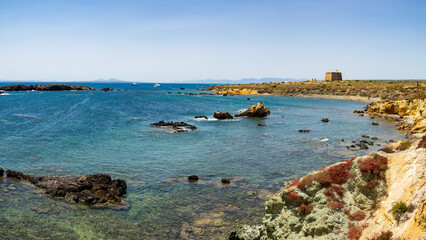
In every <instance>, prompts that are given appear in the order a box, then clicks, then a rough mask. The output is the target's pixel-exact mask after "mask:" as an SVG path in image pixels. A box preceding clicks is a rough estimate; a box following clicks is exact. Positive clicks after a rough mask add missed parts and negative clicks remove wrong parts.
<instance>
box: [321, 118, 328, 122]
mask: <svg viewBox="0 0 426 240" xmlns="http://www.w3.org/2000/svg"><path fill="white" fill-rule="evenodd" d="M321 121H323V122H329V120H328V118H323V119H321Z"/></svg>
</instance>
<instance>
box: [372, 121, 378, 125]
mask: <svg viewBox="0 0 426 240" xmlns="http://www.w3.org/2000/svg"><path fill="white" fill-rule="evenodd" d="M371 124H372V125H375V126H378V125H379V123H378V122H376V121H374V122H372V123H371Z"/></svg>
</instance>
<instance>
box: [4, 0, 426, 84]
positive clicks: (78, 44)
mask: <svg viewBox="0 0 426 240" xmlns="http://www.w3.org/2000/svg"><path fill="white" fill-rule="evenodd" d="M335 69H339V70H340V71H342V72H343V77H344V78H347V79H384V78H386V79H425V78H426V1H424V0H347V1H346V0H297V1H296V0H291V1H285V0H282V1H268V0H262V1H261V0H258V1H250V0H234V1H233V0H223V1H221V0H210V1H206V0H167V1H166V0H152V1H136V0H135V1H131V0H116V1H108V0H99V1H98V0H68V1H61V0H52V1H43V0H28V1H21V0H9V1H7V0H0V79H7V80H30V79H34V80H46V81H52V80H55V81H72V80H76V81H83V80H94V79H99V78H118V79H122V80H129V81H147V82H173V81H183V80H198V79H207V78H212V79H241V78H251V77H254V78H263V77H282V78H285V77H290V78H311V77H315V78H317V79H323V78H324V72H326V71H334V70H335Z"/></svg>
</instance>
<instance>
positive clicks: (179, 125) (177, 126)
mask: <svg viewBox="0 0 426 240" xmlns="http://www.w3.org/2000/svg"><path fill="white" fill-rule="evenodd" d="M149 126H153V127H168V128H171V129H172V130H173V132H175V133H178V132H188V131H190V130H196V129H197V127H196V126H194V125H190V124H187V123H185V122H164V121H163V120H161V121H159V122H157V123H151V124H149Z"/></svg>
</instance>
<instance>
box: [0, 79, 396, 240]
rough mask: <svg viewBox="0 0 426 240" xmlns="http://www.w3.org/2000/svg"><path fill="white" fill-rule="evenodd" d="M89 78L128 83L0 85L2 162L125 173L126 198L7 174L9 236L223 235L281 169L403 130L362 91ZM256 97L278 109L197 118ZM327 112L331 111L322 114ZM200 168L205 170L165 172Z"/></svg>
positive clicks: (290, 171)
mask: <svg viewBox="0 0 426 240" xmlns="http://www.w3.org/2000/svg"><path fill="white" fill-rule="evenodd" d="M1 85H6V84H1ZM83 85H88V86H93V87H95V88H97V89H99V88H102V87H104V86H110V87H112V88H114V89H117V88H121V89H125V88H127V89H128V91H121V92H118V91H113V92H101V91H96V92H93V91H90V92H84V91H82V92H10V93H9V94H8V95H0V132H1V135H2V137H1V138H0V167H3V168H7V169H13V170H17V171H22V172H24V173H27V174H34V175H61V176H76V175H82V174H94V173H107V174H110V175H112V176H113V177H114V178H121V179H124V180H126V181H127V184H128V194H127V196H126V202H127V203H128V208H126V209H94V208H88V207H85V206H81V205H76V204H72V203H68V202H64V201H61V200H56V199H51V198H49V197H46V196H45V195H44V194H43V193H42V192H40V191H39V190H37V189H35V188H33V187H32V186H30V185H26V184H22V183H18V182H14V181H12V180H8V179H3V180H0V222H1V223H2V224H1V225H0V236H2V237H1V238H6V239H22V238H49V239H63V238H67V239H176V238H182V239H187V238H191V239H203V238H204V239H211V238H225V236H227V234H228V233H229V231H230V230H233V229H236V228H237V227H238V226H239V225H240V224H243V223H250V222H255V221H259V220H260V219H261V215H262V214H263V211H264V207H263V203H264V201H265V199H266V198H267V194H269V193H271V192H273V191H277V190H278V189H279V188H280V186H281V185H282V183H283V182H284V181H288V180H291V179H294V178H297V177H300V176H302V175H304V174H306V173H308V172H310V171H312V170H315V169H318V168H321V167H323V166H325V165H328V164H331V163H334V162H337V161H339V160H342V159H347V158H350V157H352V156H354V155H360V154H364V153H367V152H370V151H374V150H377V149H378V148H380V146H372V147H370V149H369V150H366V151H350V150H347V149H346V148H345V146H347V145H351V143H350V141H352V140H357V139H358V140H359V139H360V138H361V135H363V134H366V135H369V136H376V137H379V138H380V139H381V140H379V141H377V143H378V144H381V145H382V146H383V143H384V142H385V141H387V140H389V139H395V140H397V139H400V138H402V136H401V135H399V133H398V132H397V131H396V130H395V129H394V126H393V125H392V123H390V122H388V121H385V120H381V119H374V121H378V122H379V123H380V125H379V126H372V125H371V122H372V121H373V120H372V119H370V118H369V117H368V116H365V117H359V116H357V115H356V114H353V113H352V111H353V110H354V109H362V108H363V107H364V106H365V104H364V103H359V102H352V101H338V100H326V99H308V98H291V97H274V96H228V97H223V96H207V95H196V96H191V95H176V94H167V93H168V92H173V93H176V92H178V91H181V92H197V90H196V88H198V87H201V86H198V87H197V85H196V84H193V85H192V84H162V87H161V88H154V87H153V84H142V85H141V86H137V87H132V86H130V84H93V83H92V84H83ZM181 87H184V88H185V90H180V88H181ZM206 87H207V86H206ZM248 97H249V98H251V100H247V98H248ZM257 102H263V103H264V104H265V105H266V106H268V107H269V108H270V109H271V115H270V116H268V117H267V118H265V119H245V118H242V119H236V120H229V121H214V120H195V119H194V116H196V115H206V116H208V117H209V118H212V115H213V112H215V111H228V112H230V113H231V114H236V113H238V112H239V110H242V109H246V108H247V107H249V106H250V105H252V104H255V103H257ZM16 114H21V115H27V116H28V115H29V116H35V118H28V117H23V116H21V115H16ZM323 117H327V118H329V119H330V122H328V123H323V122H321V119H322V118H323ZM159 120H165V121H185V122H187V123H189V124H193V125H196V126H197V127H198V129H197V130H196V131H193V132H189V133H179V134H171V133H167V132H165V129H161V128H153V127H149V126H148V125H149V124H150V123H153V122H157V121H159ZM259 123H261V124H266V127H259V126H257V124H259ZM299 129H311V130H312V132H310V133H299V132H298V130H299ZM322 138H328V139H329V141H327V142H321V141H319V140H320V139H322ZM341 139H344V141H343V142H342V141H341ZM58 169H60V170H61V169H62V170H66V171H65V172H61V171H59V170H58ZM67 171H69V172H67ZM193 174H195V175H198V176H200V177H201V179H202V181H200V183H198V184H190V183H188V182H187V181H185V180H181V181H172V182H171V181H168V180H167V179H176V178H179V177H185V176H189V175H193ZM223 177H227V178H232V177H238V179H239V181H235V182H234V183H233V184H231V185H230V186H229V187H223V186H222V185H221V184H219V183H218V182H217V181H219V180H220V179H221V178H223Z"/></svg>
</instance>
